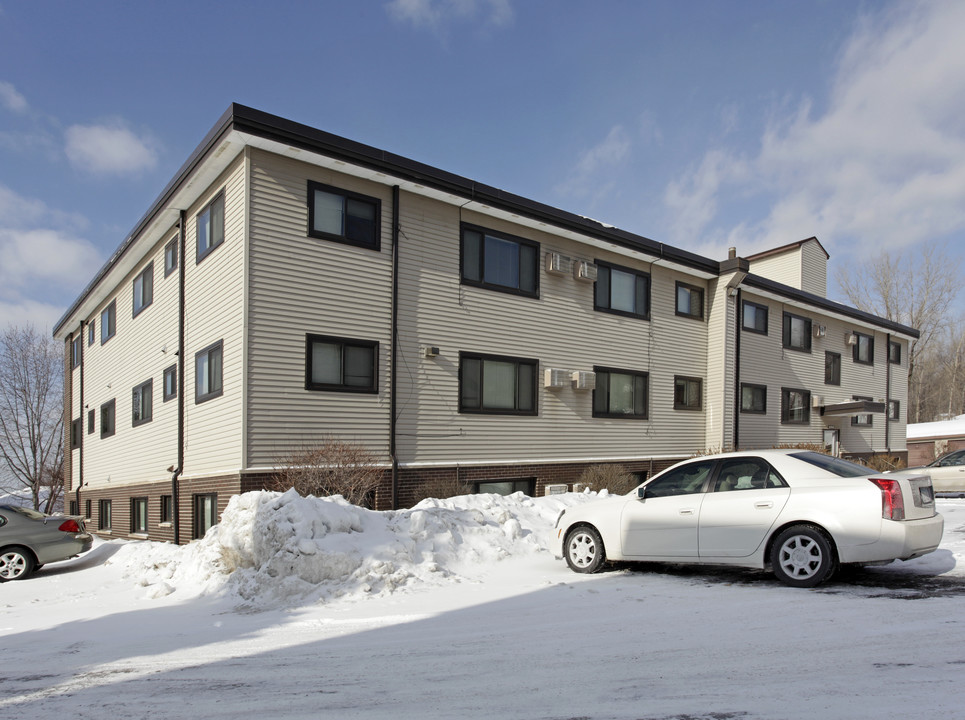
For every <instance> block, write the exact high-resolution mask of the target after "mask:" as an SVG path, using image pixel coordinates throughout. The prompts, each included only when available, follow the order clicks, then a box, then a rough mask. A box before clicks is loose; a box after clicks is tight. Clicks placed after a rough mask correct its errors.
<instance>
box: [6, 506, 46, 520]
mask: <svg viewBox="0 0 965 720" xmlns="http://www.w3.org/2000/svg"><path fill="white" fill-rule="evenodd" d="M0 510H4V511H5V512H15V513H17V514H19V515H23V516H24V517H28V518H31V519H32V520H43V519H44V518H45V517H46V515H44V514H43V513H42V512H37V511H36V510H33V509H31V508H26V507H17V506H16V505H0Z"/></svg>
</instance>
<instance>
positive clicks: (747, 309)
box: [742, 300, 767, 335]
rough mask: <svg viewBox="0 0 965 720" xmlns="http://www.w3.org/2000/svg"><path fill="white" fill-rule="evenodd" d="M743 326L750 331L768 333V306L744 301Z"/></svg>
mask: <svg viewBox="0 0 965 720" xmlns="http://www.w3.org/2000/svg"><path fill="white" fill-rule="evenodd" d="M742 317H743V320H742V327H743V328H744V329H745V330H749V331H750V332H756V333H760V334H761V335H767V306H766V305H758V304H757V303H752V302H750V301H749V300H745V301H744V311H743V316H742Z"/></svg>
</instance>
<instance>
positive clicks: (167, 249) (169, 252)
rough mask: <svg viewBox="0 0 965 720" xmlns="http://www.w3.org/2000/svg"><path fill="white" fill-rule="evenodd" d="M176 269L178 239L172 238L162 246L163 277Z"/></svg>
mask: <svg viewBox="0 0 965 720" xmlns="http://www.w3.org/2000/svg"><path fill="white" fill-rule="evenodd" d="M177 269H178V238H177V237H174V238H172V239H171V240H170V241H169V242H168V244H167V245H165V246H164V277H167V276H168V275H170V274H171V273H173V272H174V271H175V270H177Z"/></svg>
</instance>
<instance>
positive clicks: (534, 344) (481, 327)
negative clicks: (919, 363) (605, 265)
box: [399, 194, 707, 463]
mask: <svg viewBox="0 0 965 720" xmlns="http://www.w3.org/2000/svg"><path fill="white" fill-rule="evenodd" d="M400 204H401V225H402V229H403V232H404V238H403V240H402V247H401V251H400V263H401V270H400V274H401V277H402V281H401V285H400V296H401V300H400V302H401V307H400V328H399V329H400V334H401V336H402V338H403V340H402V346H401V354H400V388H399V390H400V396H399V406H400V417H399V445H400V459H401V460H402V461H403V462H405V463H433V462H446V463H453V462H454V463H471V462H500V461H512V460H520V459H540V458H550V459H566V458H588V457H594V458H615V457H640V456H646V455H649V454H672V453H675V452H685V451H687V450H688V449H690V448H692V447H694V446H703V439H704V431H705V428H704V414H703V412H689V413H688V412H681V411H674V410H673V377H674V374H675V373H676V374H687V375H693V376H697V377H702V378H703V377H704V376H705V367H706V366H705V361H706V360H705V358H706V342H707V326H706V322H701V321H695V320H689V319H686V318H678V317H676V316H675V315H674V308H675V304H674V302H675V300H674V298H675V281H676V280H683V281H686V282H690V283H691V284H697V285H701V284H702V283H701V281H700V280H698V279H695V278H693V277H689V276H686V275H683V274H680V273H674V272H671V271H668V270H666V269H664V268H660V267H658V266H657V267H654V266H651V265H650V264H649V263H645V262H640V261H635V260H633V259H631V258H627V257H625V256H622V255H618V254H615V253H607V252H604V251H599V250H591V249H590V248H588V247H586V246H583V245H580V244H577V243H575V242H572V241H569V240H566V239H563V238H560V237H557V236H554V235H552V234H549V233H542V232H537V231H534V230H530V229H527V228H522V227H519V226H516V225H514V224H512V223H508V222H506V221H503V220H500V219H496V218H493V217H490V216H487V215H483V214H480V213H474V212H468V211H463V212H462V213H460V211H459V208H457V207H453V206H448V205H444V204H441V203H436V202H434V201H431V200H427V199H425V198H422V197H417V196H413V195H409V194H403V195H402V200H401V203H400ZM460 221H463V222H470V223H473V224H475V225H479V226H482V227H484V228H488V229H491V230H494V231H500V232H504V233H509V234H512V235H516V236H519V237H524V238H526V239H530V240H534V241H536V242H539V243H540V250H541V257H542V258H544V259H545V255H546V253H548V252H553V251H558V252H561V253H562V254H563V255H565V256H568V257H570V258H571V259H573V260H591V261H592V260H594V259H595V258H599V259H601V260H606V261H609V262H612V263H615V264H618V265H622V266H628V267H634V268H637V269H639V270H643V271H649V272H651V286H652V290H651V320H649V321H648V320H642V319H638V318H631V317H622V316H618V315H613V314H609V313H603V312H596V311H594V309H593V284H592V283H587V282H580V281H577V280H575V279H574V278H573V276H572V273H571V272H568V273H567V274H566V275H563V276H554V275H550V274H548V273H546V272H545V270H544V269H542V267H541V269H540V276H539V287H540V292H539V295H540V296H539V298H529V297H521V296H518V295H513V294H510V293H504V292H498V291H494V290H491V289H486V288H478V287H472V286H468V285H462V284H461V283H460V266H459V257H460V233H459V228H460ZM542 265H543V263H542V262H541V266H542ZM425 345H433V346H438V347H439V348H440V355H439V356H438V357H436V358H423V357H421V354H420V347H421V346H425ZM460 352H471V353H482V354H492V355H505V356H512V357H521V358H532V359H536V360H538V361H539V369H540V373H539V377H538V383H537V384H538V386H539V388H538V407H539V414H538V416H535V417H533V416H522V417H519V416H511V415H489V414H471V413H460V412H459V380H458V377H459V376H458V374H459V353H460ZM594 365H600V366H608V367H614V368H621V369H628V370H635V371H642V372H649V373H650V378H649V379H650V383H649V401H650V402H649V412H650V417H649V419H648V420H636V419H633V420H631V419H626V420H624V419H609V418H593V417H592V393H591V392H589V391H578V390H574V389H573V388H572V387H570V386H567V387H563V388H559V389H547V388H544V387H542V385H543V382H542V376H543V375H542V373H543V370H545V369H547V368H560V369H565V370H568V371H574V370H592V369H593V367H594ZM658 426H659V428H660V430H659V432H658V430H657V428H658ZM658 435H659V436H660V439H659V440H658V439H657V436H658Z"/></svg>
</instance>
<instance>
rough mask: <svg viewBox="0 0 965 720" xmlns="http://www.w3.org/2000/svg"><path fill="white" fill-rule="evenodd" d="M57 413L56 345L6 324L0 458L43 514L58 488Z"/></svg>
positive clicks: (0, 359)
mask: <svg viewBox="0 0 965 720" xmlns="http://www.w3.org/2000/svg"><path fill="white" fill-rule="evenodd" d="M63 413H64V402H63V350H62V348H61V346H60V345H59V344H58V343H57V342H56V341H54V340H53V338H50V337H48V336H47V335H45V334H43V333H40V332H38V331H37V330H36V329H35V328H34V327H33V326H32V325H26V326H24V327H22V328H20V327H17V326H14V325H11V326H8V327H7V329H6V330H5V331H4V332H3V334H2V335H0V457H2V459H3V461H4V464H5V465H6V470H7V471H8V472H7V474H8V477H9V478H10V480H11V482H12V483H13V484H14V486H15V488H16V489H23V488H28V489H29V490H30V493H31V499H32V501H33V507H34V509H35V510H41V511H43V512H50V511H51V510H52V509H53V508H54V506H55V505H56V504H57V502H58V501H59V500H60V497H61V493H62V492H63V478H62V477H61V473H62V472H63V462H64V442H63V436H64V426H63ZM11 489H14V488H11Z"/></svg>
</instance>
